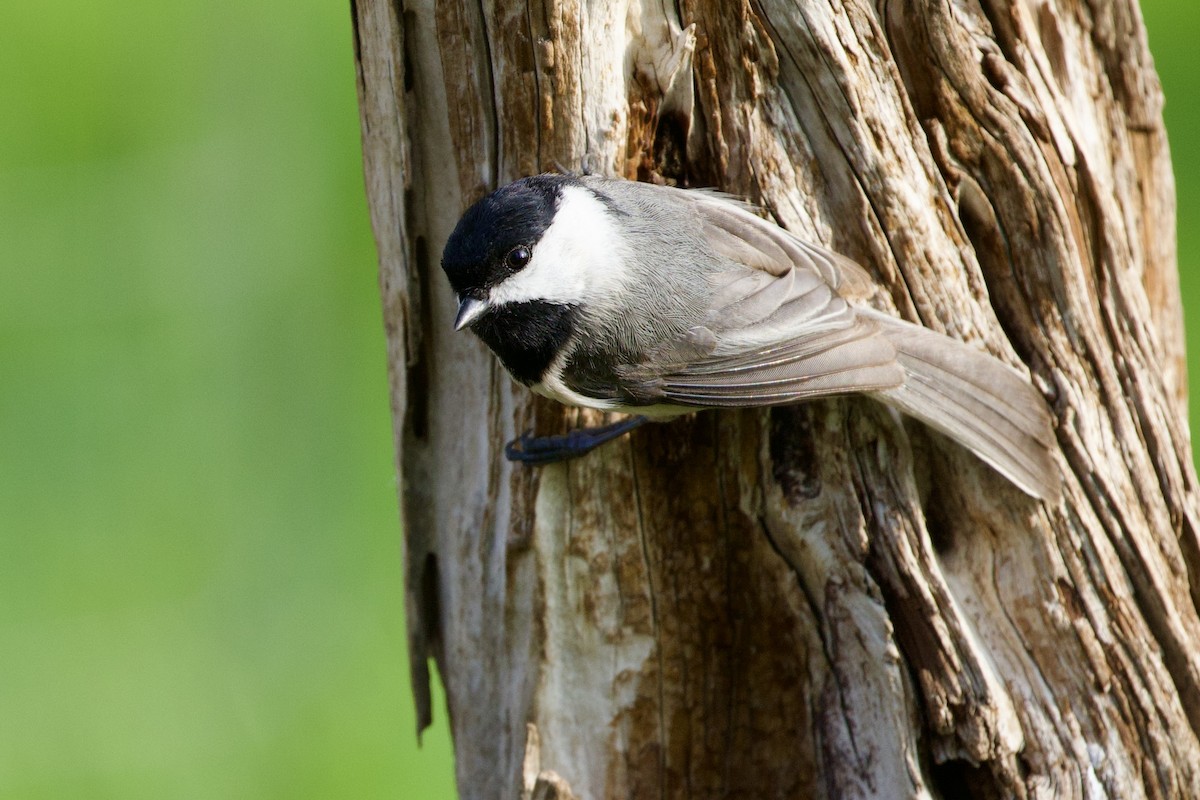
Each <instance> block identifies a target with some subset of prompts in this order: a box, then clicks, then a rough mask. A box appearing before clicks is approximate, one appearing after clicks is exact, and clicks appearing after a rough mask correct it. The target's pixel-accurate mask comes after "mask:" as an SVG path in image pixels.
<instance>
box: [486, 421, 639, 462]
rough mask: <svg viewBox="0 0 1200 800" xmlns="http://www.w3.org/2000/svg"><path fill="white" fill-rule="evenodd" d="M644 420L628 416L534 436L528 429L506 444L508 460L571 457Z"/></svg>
mask: <svg viewBox="0 0 1200 800" xmlns="http://www.w3.org/2000/svg"><path fill="white" fill-rule="evenodd" d="M644 422H646V418H645V417H629V418H628V419H623V420H621V421H620V422H614V423H612V424H611V425H601V426H599V427H597V428H578V429H576V430H573V431H571V432H570V433H564V434H559V435H556V436H533V435H532V434H531V433H526V434H524V435H522V436H518V437H517V438H516V439H513V440H512V441H511V442H509V443H508V444H506V445H505V446H504V456H505V458H507V459H508V460H509V461H519V462H521V463H522V464H529V465H531V466H540V465H542V464H554V463H557V462H559V461H568V460H570V459H572V458H578V457H579V456H582V455H584V454H585V453H590V452H591V451H593V450H595V449H596V448H597V447H599V446H600V445H602V444H604V443H605V442H611V441H612V440H613V439H616V438H618V437H621V436H624V435H625V434H627V433H629V432H630V431H631V430H633V429H634V428H636V427H638V426H639V425H641V424H642V423H644Z"/></svg>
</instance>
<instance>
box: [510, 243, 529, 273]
mask: <svg viewBox="0 0 1200 800" xmlns="http://www.w3.org/2000/svg"><path fill="white" fill-rule="evenodd" d="M532 257H533V256H532V254H531V253H530V252H529V248H528V247H526V246H525V245H523V244H519V245H517V246H516V247H514V248H513V249H512V250H509V251H508V255H506V256H505V257H504V261H505V263H507V264H508V266H509V267H511V268H512V269H521V268H522V267H524V266H525V265H526V264H528V263H529V259H530V258H532Z"/></svg>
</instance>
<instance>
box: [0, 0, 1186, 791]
mask: <svg viewBox="0 0 1200 800" xmlns="http://www.w3.org/2000/svg"><path fill="white" fill-rule="evenodd" d="M347 6H348V3H346V2H340V1H339V2H315V1H313V2H302V3H299V4H297V3H294V2H292V3H284V2H282V0H261V1H260V2H257V3H242V2H232V1H231V0H213V1H212V2H208V3H203V4H186V3H180V4H175V3H170V4H168V3H161V2H150V1H149V0H124V2H118V3H116V4H100V3H93V2H82V0H68V2H63V3H56V4H43V3H38V4H34V3H32V2H29V0H6V2H4V3H3V4H0V797H2V798H56V800H57V798H66V797H87V798H107V797H111V798H122V799H125V798H191V797H197V798H199V797H204V798H230V797H245V798H271V797H279V798H301V797H311V798H325V797H354V798H372V797H378V798H419V799H420V800H427V799H428V800H439V798H450V797H452V796H453V788H452V766H451V756H450V744H449V735H448V732H447V726H446V721H445V715H444V714H443V713H442V710H441V706H440V702H441V701H440V699H439V701H438V702H439V707H438V711H437V719H436V722H435V725H434V727H433V729H432V730H431V731H429V732H427V733H426V736H425V743H424V747H423V748H421V749H418V748H417V745H416V740H415V736H414V733H413V731H414V723H413V713H412V708H411V703H410V701H409V694H408V677H407V667H406V664H405V658H404V653H403V604H402V593H401V569H400V528H399V523H398V521H397V513H396V500H395V480H394V472H393V466H392V453H391V433H390V420H389V416H388V398H387V383H386V377H385V347H384V338H383V330H382V326H381V322H380V312H379V300H378V295H377V291H376V277H375V271H376V267H375V254H374V249H373V244H372V240H371V234H370V229H369V225H368V219H367V212H366V204H365V200H364V197H363V189H362V178H361V174H362V173H361V161H360V150H359V124H358V113H357V108H356V100H355V88H354V65H353V60H352V47H351V35H350V15H349V10H348V7H347ZM1144 8H1145V12H1146V16H1147V20H1148V24H1149V27H1150V32H1151V43H1152V48H1153V50H1154V53H1155V56H1156V59H1157V63H1158V66H1159V69H1160V72H1161V75H1162V78H1163V82H1164V84H1165V86H1166V91H1167V98H1168V106H1167V120H1168V125H1169V128H1170V132H1171V139H1172V147H1173V151H1174V159H1175V167H1176V174H1177V175H1178V178H1179V201H1180V217H1179V230H1180V247H1181V250H1180V265H1181V272H1182V275H1183V281H1184V290H1185V297H1186V298H1188V302H1189V303H1191V304H1192V305H1191V306H1190V307H1195V304H1196V303H1197V302H1200V279H1198V277H1197V275H1196V270H1195V266H1196V264H1197V260H1198V259H1200V239H1198V237H1200V226H1197V224H1196V221H1197V216H1198V214H1200V181H1197V180H1195V179H1194V176H1196V173H1197V169H1196V168H1197V159H1200V102H1198V100H1200V97H1198V95H1200V88H1198V86H1197V84H1196V82H1195V81H1194V78H1193V75H1194V73H1195V62H1196V42H1197V41H1200V6H1195V5H1193V4H1185V3H1179V2H1169V0H1155V2H1150V3H1146V4H1145V5H1144ZM1197 329H1200V325H1196V324H1194V325H1192V326H1191V330H1192V334H1191V336H1190V337H1189V340H1190V342H1191V374H1193V375H1200V366H1198V365H1197V357H1198V356H1200V343H1198V342H1197V341H1196V333H1197V332H1200V331H1198V330H1197ZM439 698H440V696H439Z"/></svg>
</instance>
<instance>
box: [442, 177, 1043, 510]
mask: <svg viewBox="0 0 1200 800" xmlns="http://www.w3.org/2000/svg"><path fill="white" fill-rule="evenodd" d="M442 269H443V270H444V271H445V273H446V277H448V278H449V279H450V285H451V286H452V287H453V288H454V291H455V292H457V293H458V300H459V308H458V317H457V319H456V321H455V328H456V329H457V330H461V329H462V328H464V327H469V328H470V329H471V330H472V331H473V332H474V333H475V334H476V335H477V336H479V338H480V339H482V340H483V341H484V342H485V343H486V344H487V346H488V347H490V348H491V349H492V350H493V351H494V352H495V353H496V355H497V356H499V357H500V361H501V362H502V363H503V364H504V366H505V368H506V369H507V370H508V371H509V373H511V374H512V376H513V378H515V379H516V380H517V381H519V382H521V383H522V384H524V385H526V386H528V387H530V388H531V389H532V390H533V391H535V392H537V393H538V394H541V395H545V396H546V397H550V398H553V399H555V400H558V401H560V402H563V403H566V404H568V405H573V406H583V407H586V408H595V409H601V410H604V411H620V412H625V413H629V414H635V415H638V416H636V417H633V418H631V419H629V420H626V421H622V422H619V423H616V424H615V425H609V426H606V427H605V428H598V429H591V430H584V431H576V432H573V433H571V434H568V435H567V436H558V437H544V438H542V439H533V438H531V437H529V436H526V437H522V438H521V439H518V440H516V441H514V442H512V443H510V445H509V447H508V448H507V449H506V452H507V453H508V456H509V458H510V459H513V460H520V461H526V462H530V463H544V462H547V461H553V460H559V459H561V458H564V457H573V456H576V455H580V454H582V453H583V452H586V451H587V450H590V449H591V448H592V447H595V446H597V445H598V444H601V443H603V442H604V441H607V440H609V439H611V438H614V437H616V436H618V435H620V434H622V433H624V432H625V431H627V430H629V429H631V428H632V427H634V426H636V425H637V424H640V423H641V422H643V421H645V420H646V419H647V418H652V419H667V418H670V417H674V416H678V415H680V414H686V413H689V412H693V411H696V410H699V409H704V408H748V407H755V406H777V405H788V404H792V403H796V402H800V401H803V400H807V399H810V398H815V397H829V396H834V395H845V394H850V393H856V392H860V393H865V394H868V395H870V396H871V397H873V398H876V399H877V400H880V401H882V402H884V403H886V404H887V405H889V406H892V407H894V408H896V409H898V410H900V411H902V412H904V413H905V414H909V415H911V416H913V417H915V418H917V419H919V420H921V421H922V422H924V423H926V424H928V425H930V426H931V427H933V428H935V429H937V430H939V431H941V432H943V433H945V434H947V435H948V436H950V437H951V438H953V439H954V440H956V441H957V442H959V443H961V444H962V445H963V446H965V447H967V448H968V449H970V450H971V451H972V452H974V453H975V454H976V455H978V456H979V457H980V458H981V459H983V460H984V461H985V462H987V463H988V464H990V465H992V466H993V467H994V468H995V469H996V470H998V471H999V472H1000V473H1001V474H1003V475H1004V476H1006V477H1007V478H1008V479H1009V480H1010V481H1012V482H1013V483H1014V484H1016V485H1017V486H1018V487H1020V488H1021V489H1022V490H1024V491H1025V492H1026V493H1027V494H1029V495H1032V496H1033V497H1037V498H1042V499H1052V498H1054V497H1056V496H1057V495H1058V493H1059V491H1060V479H1059V476H1058V474H1057V472H1056V469H1055V466H1054V460H1053V458H1052V457H1051V450H1052V448H1053V447H1054V445H1055V439H1054V434H1053V431H1052V429H1051V423H1050V414H1049V412H1048V410H1047V408H1046V403H1045V401H1044V400H1043V398H1042V396H1041V395H1040V394H1039V393H1038V392H1037V391H1036V390H1035V389H1034V388H1033V386H1032V385H1031V384H1030V383H1029V381H1028V379H1027V378H1026V377H1025V376H1023V375H1022V374H1021V373H1020V372H1018V371H1017V370H1015V369H1013V368H1012V367H1009V366H1008V365H1007V364H1004V363H1003V362H1001V361H1000V360H998V359H996V358H994V357H992V356H990V355H988V354H987V353H984V352H982V351H980V350H977V349H975V348H973V347H971V346H969V345H967V344H965V343H963V342H960V341H958V340H956V339H951V338H950V337H948V336H944V335H942V334H939V333H935V332H933V331H931V330H929V329H927V328H922V327H920V326H919V325H914V324H912V323H909V322H905V321H903V320H900V319H896V318H894V317H892V316H890V315H888V314H885V313H883V312H881V311H878V310H876V309H874V308H872V307H871V306H870V305H869V301H870V298H871V297H872V296H873V295H874V294H875V292H876V290H877V289H878V288H879V287H878V286H877V285H876V284H875V282H874V281H873V279H872V278H871V276H870V275H869V274H868V273H867V272H866V271H865V270H863V269H862V268H861V267H859V266H858V265H857V264H855V263H854V262H853V261H850V260H849V259H847V258H845V257H843V256H840V255H837V254H836V253H833V252H831V251H829V250H826V249H825V248H823V247H819V246H817V245H814V244H811V243H809V242H806V241H803V240H802V239H799V238H797V237H796V236H794V235H792V234H791V233H788V232H787V231H786V230H784V229H783V228H780V227H779V226H778V225H775V224H773V223H771V222H768V221H767V220H764V219H762V218H760V217H758V216H756V215H755V214H754V213H753V211H752V209H751V208H750V207H748V206H746V205H745V204H743V203H740V202H738V201H736V200H734V199H732V198H729V197H727V196H724V195H720V194H717V193H715V192H708V191H697V190H686V189H675V188H671V187H665V186H655V185H652V184H647V183H638V182H633V181H626V180H614V179H609V178H601V177H596V176H570V175H537V176H534V177H530V178H523V179H521V180H518V181H516V182H514V183H510V184H509V185H507V186H505V187H503V188H501V189H499V190H497V191H495V192H493V193H492V194H490V195H488V196H487V197H485V198H483V199H482V200H480V201H479V202H477V203H475V205H473V206H471V207H470V208H469V209H467V211H466V213H465V214H464V215H463V217H462V219H461V220H460V221H459V223H458V225H457V226H456V227H455V229H454V232H453V233H452V234H451V235H450V238H449V240H447V242H446V248H445V251H444V253H443V255H442Z"/></svg>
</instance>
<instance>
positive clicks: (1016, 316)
mask: <svg viewBox="0 0 1200 800" xmlns="http://www.w3.org/2000/svg"><path fill="white" fill-rule="evenodd" d="M354 16H355V24H356V30H357V39H356V45H357V49H358V53H357V57H358V64H359V68H360V90H361V101H362V115H363V140H364V151H365V160H366V177H367V189H368V193H369V196H370V203H371V213H372V221H373V223H374V229H375V235H376V238H377V241H378V245H379V257H380V268H381V286H382V292H383V301H384V314H385V320H386V325H387V331H388V341H389V357H390V365H391V377H392V402H393V409H394V414H395V425H396V448H397V451H398V453H399V457H398V461H399V466H400V473H401V477H402V486H403V489H402V499H403V510H404V521H405V540H406V558H407V562H406V563H407V579H408V612H409V631H410V642H409V644H410V651H411V658H412V679H413V688H414V693H415V695H416V702H417V705H418V708H419V710H420V715H421V724H422V725H425V724H427V723H428V721H429V718H430V715H431V713H433V712H432V709H431V708H430V701H429V690H428V682H429V679H430V676H429V672H428V666H427V665H428V660H429V659H430V658H433V659H434V660H435V661H436V663H437V666H438V669H439V670H440V673H441V676H442V679H443V681H444V682H445V685H446V689H447V694H448V698H449V709H448V711H449V716H450V721H451V724H452V727H453V732H454V738H455V749H456V753H457V776H458V786H459V789H460V792H461V793H462V795H463V797H468V798H477V797H478V798H493V797H494V798H513V797H519V796H530V795H532V796H535V797H551V796H560V797H565V796H568V790H569V792H570V793H573V794H574V795H575V796H577V797H580V798H629V797H639V798H640V797H654V798H667V797H670V798H685V797H695V798H706V797H743V798H765V797H773V798H774V797H778V798H808V797H813V798H853V797H912V796H931V797H946V798H957V797H978V798H992V797H1039V798H1074V797H1089V798H1097V797H1107V798H1136V797H1171V798H1193V797H1200V740H1198V737H1197V731H1198V730H1200V618H1198V615H1197V601H1198V600H1200V544H1198V540H1197V524H1196V523H1197V509H1198V505H1197V487H1196V477H1195V474H1194V471H1193V466H1192V461H1191V453H1190V443H1189V439H1188V430H1187V427H1186V424H1185V422H1184V420H1185V404H1186V389H1185V375H1184V366H1183V363H1184V362H1183V357H1182V356H1183V353H1182V348H1183V338H1182V332H1181V309H1180V300H1179V296H1178V291H1177V276H1176V267H1175V251H1174V189H1173V185H1172V179H1171V171H1170V163H1169V158H1168V152H1167V145H1166V139H1165V135H1164V131H1163V126H1162V117H1161V103H1162V98H1161V92H1160V89H1159V85H1158V82H1157V79H1156V77H1155V74H1154V70H1153V67H1152V64H1151V60H1150V56H1149V54H1148V52H1147V49H1146V37H1145V32H1144V30H1143V27H1142V22H1141V19H1140V16H1139V13H1138V10H1137V8H1136V5H1135V4H1134V2H1133V0H1105V2H1097V1H1096V0H1091V1H1090V2H1071V0H1027V1H1026V2H1015V1H1014V0H948V2H947V1H943V2H927V1H925V0H916V1H915V2H911V3H900V2H890V3H880V2H874V3H872V2H866V0H846V1H845V2H836V3H834V2H829V1H828V0H754V2H747V1H746V0H742V1H741V2H739V1H738V0H678V2H677V3H649V2H647V3H644V4H639V3H637V2H630V1H629V0H625V2H601V1H599V0H557V2H556V1H555V0H550V1H549V2H537V1H536V0H533V1H532V2H528V3H526V2H519V1H518V0H487V1H486V2H483V3H473V2H465V1H464V0H437V1H436V2H435V0H392V2H385V0H356V3H355V9H354ZM559 166H561V167H563V168H568V169H580V168H583V169H587V170H589V171H592V172H599V173H606V174H617V175H624V176H626V177H629V178H640V179H643V180H669V181H675V182H679V183H682V184H685V185H692V186H717V187H719V188H721V189H724V190H727V191H729V192H733V193H735V194H738V195H741V196H744V197H747V198H749V199H750V200H751V201H753V202H755V203H757V204H759V205H761V206H762V207H763V208H764V209H765V210H766V211H767V212H768V213H769V214H770V215H771V216H772V217H773V218H775V219H776V220H778V221H779V222H780V223H781V224H783V225H785V226H787V227H789V228H791V229H793V230H796V231H798V232H800V233H801V234H803V235H805V236H808V237H810V238H813V239H815V240H817V241H820V242H822V243H824V244H827V245H829V246H831V247H833V248H834V249H836V250H839V251H841V252H843V253H846V254H847V255H849V256H851V257H854V258H855V259H857V260H858V261H860V262H861V263H862V264H864V265H866V266H867V267H868V268H869V269H870V270H872V271H873V272H874V273H875V274H876V275H878V276H879V278H880V280H881V281H882V282H883V283H884V284H885V285H886V286H887V287H889V289H890V296H891V300H892V302H893V303H894V305H895V308H896V310H897V311H898V313H900V314H902V315H903V316H905V317H907V318H909V319H912V320H917V321H920V322H921V323H923V324H925V325H927V326H929V327H931V328H934V329H937V330H940V331H945V332H948V333H949V334H951V335H953V336H957V337H960V338H963V339H966V340H968V341H971V342H973V343H976V344H977V345H978V346H979V347H983V348H986V349H988V350H990V351H991V352H993V353H995V354H996V355H998V356H999V357H1001V358H1003V359H1006V360H1008V361H1009V362H1011V363H1013V364H1024V365H1027V366H1028V369H1029V371H1030V373H1031V375H1032V380H1033V381H1034V382H1035V385H1037V386H1038V387H1039V389H1040V390H1041V391H1042V392H1043V393H1044V395H1045V397H1046V398H1047V401H1048V403H1049V404H1050V406H1051V407H1052V409H1053V412H1054V416H1055V419H1056V424H1057V437H1058V442H1059V445H1060V447H1061V457H1060V464H1061V469H1062V475H1063V483H1064V495H1063V499H1062V500H1061V502H1059V503H1057V504H1055V505H1053V506H1044V505H1042V504H1040V503H1037V502H1034V501H1032V500H1030V499H1028V498H1027V497H1025V496H1024V495H1022V494H1021V493H1020V492H1019V491H1017V490H1016V489H1014V488H1013V487H1012V486H1010V485H1008V484H1007V483H1006V482H1005V481H1004V480H1003V479H1002V478H1000V477H999V476H997V475H996V474H995V473H994V472H992V471H991V470H989V469H988V468H987V467H985V466H984V465H983V464H981V463H980V462H978V461H977V460H975V458H974V457H973V456H971V455H970V454H969V453H967V452H966V451H964V450H962V449H961V448H959V447H956V446H955V445H954V444H952V443H951V442H949V441H948V440H947V439H944V438H942V437H940V436H938V435H936V434H934V433H931V432H930V431H929V430H928V429H925V428H923V427H922V426H920V425H918V424H915V423H911V424H905V423H903V422H902V421H899V420H898V419H897V418H895V417H894V416H893V415H891V414H889V413H888V412H887V411H886V410H885V409H883V408H882V407H881V406H879V405H876V404H874V403H872V402H870V401H868V400H865V399H861V398H858V399H855V398H850V399H845V400H836V401H825V402H816V403H812V404H809V405H804V406H797V407H792V408H786V409H776V410H773V411H763V412H757V411H756V412H749V411H747V412H736V413H716V412H708V413H703V414H698V415H696V416H695V417H693V418H689V419H685V420H682V421H677V422H674V423H670V424H667V425H660V426H649V427H648V428H643V429H642V430H639V431H637V432H635V434H634V435H633V436H632V437H631V438H630V439H628V440H626V441H623V442H620V443H616V444H613V445H610V446H607V447H604V448H602V449H601V450H599V451H597V452H596V453H594V454H593V455H591V456H589V457H587V458H586V459H583V460H580V461H577V462H573V463H571V464H569V465H564V466H555V467H550V468H545V469H540V470H538V469H527V468H516V467H513V466H511V465H509V464H508V463H506V462H505V461H504V460H503V457H502V455H501V446H502V444H503V443H504V442H505V441H506V440H507V439H508V438H510V437H512V436H513V435H515V434H517V433H520V432H522V431H523V430H525V429H530V428H532V429H534V430H536V431H538V432H539V433H551V432H558V431H561V430H563V429H565V428H566V427H567V426H568V425H573V424H576V423H577V422H578V420H579V418H580V417H581V414H580V412H576V411H570V410H564V409H561V408H559V407H556V406H554V405H553V404H550V403H548V402H547V401H540V400H536V399H534V398H533V397H532V396H530V394H529V393H528V392H526V391H525V390H523V389H521V388H520V387H517V386H514V385H513V384H512V382H511V381H510V380H509V378H508V377H507V376H506V374H505V373H504V372H503V370H502V369H501V368H500V367H499V366H498V365H497V364H496V362H495V360H494V358H493V357H492V356H491V355H490V354H489V353H488V352H486V351H485V349H484V348H483V346H482V345H481V344H480V343H479V342H478V341H477V340H476V339H475V338H474V337H472V336H470V335H468V334H465V333H462V334H455V333H454V332H453V331H452V319H453V316H454V312H455V301H454V299H453V297H452V296H451V293H450V290H449V287H448V285H447V283H446V281H445V279H444V277H443V276H442V275H441V273H440V269H439V267H438V259H439V256H440V252H441V247H442V245H443V243H444V242H445V239H446V236H447V235H448V233H449V232H450V230H451V228H452V226H453V225H454V223H455V221H456V220H457V218H458V216H459V214H460V213H461V212H462V210H463V209H464V208H465V207H466V206H467V205H468V204H469V203H470V202H471V201H473V200H475V199H476V198H478V197H479V196H481V195H482V194H483V193H485V192H487V191H488V190H490V189H492V188H494V187H495V186H497V185H498V184H501V183H504V182H507V181H509V180H511V179H513V178H516V177H519V176H521V175H526V174H530V173H535V172H538V171H543V170H553V169H555V168H556V167H559ZM535 787H536V788H535ZM523 792H524V793H525V794H524V795H522V793H523Z"/></svg>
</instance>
